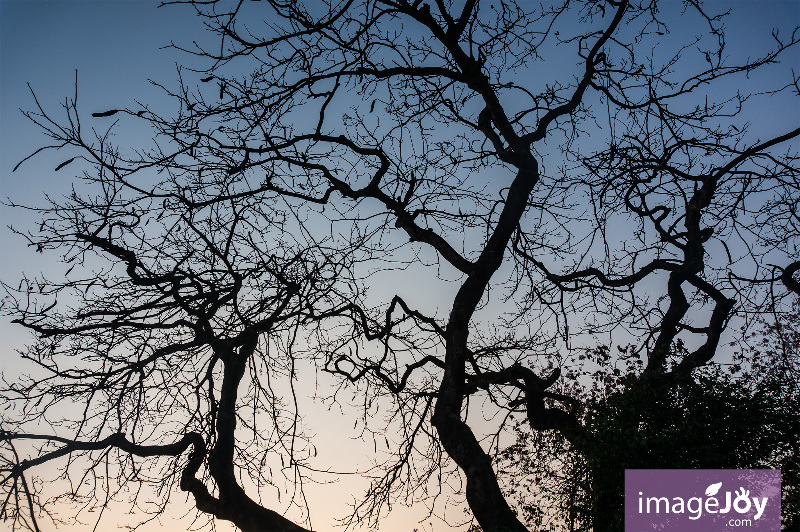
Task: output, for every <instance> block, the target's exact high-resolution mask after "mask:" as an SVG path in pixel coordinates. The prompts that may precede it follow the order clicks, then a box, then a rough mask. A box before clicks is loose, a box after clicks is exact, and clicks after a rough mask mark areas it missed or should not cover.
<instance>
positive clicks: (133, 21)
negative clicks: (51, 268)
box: [0, 0, 800, 532]
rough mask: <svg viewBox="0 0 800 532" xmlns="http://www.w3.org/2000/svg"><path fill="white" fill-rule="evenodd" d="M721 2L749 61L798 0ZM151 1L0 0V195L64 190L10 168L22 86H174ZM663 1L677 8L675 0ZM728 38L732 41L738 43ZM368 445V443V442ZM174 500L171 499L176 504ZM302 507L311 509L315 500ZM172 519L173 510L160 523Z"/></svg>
mask: <svg viewBox="0 0 800 532" xmlns="http://www.w3.org/2000/svg"><path fill="white" fill-rule="evenodd" d="M730 4H731V5H732V6H733V7H734V9H735V10H736V11H735V16H734V18H732V19H731V21H730V23H729V24H728V31H729V33H730V37H729V47H730V52H731V53H732V54H733V53H742V54H744V55H749V53H750V52H751V51H753V53H754V54H757V51H758V50H759V49H763V45H765V42H766V41H764V40H763V39H764V38H765V37H766V38H768V37H769V32H770V30H771V29H772V28H773V27H775V26H776V25H781V26H784V27H786V26H789V25H791V24H796V23H798V22H800V1H798V0H734V1H733V2H730ZM157 5H158V2H154V1H150V0H0V196H2V198H5V197H11V198H13V199H14V200H15V201H17V202H22V203H33V202H36V201H37V200H38V198H41V196H42V194H43V193H45V192H46V193H48V194H59V193H63V192H65V191H67V190H68V189H69V185H70V177H71V174H70V173H69V172H60V173H58V174H55V173H54V172H52V170H53V168H55V166H56V165H57V164H58V163H60V162H62V160H63V157H60V156H59V155H58V154H57V153H53V154H46V155H44V156H42V157H40V158H37V159H35V160H33V161H31V162H30V163H28V164H25V165H23V166H22V167H21V168H20V169H19V170H18V171H17V172H15V173H12V172H11V170H12V168H13V167H14V166H15V165H16V164H17V163H18V162H19V161H20V160H21V159H22V158H24V157H25V156H27V155H28V154H29V153H31V152H32V151H34V150H35V149H36V148H38V147H39V146H41V145H42V143H43V142H44V140H43V138H42V137H41V135H40V133H39V132H38V131H37V129H36V128H35V126H33V125H32V124H30V123H29V122H28V121H27V120H25V119H24V118H23V117H22V116H21V114H20V112H19V109H20V108H23V109H31V108H32V106H33V103H34V102H33V99H32V97H31V94H30V91H29V89H28V85H27V84H28V83H29V84H30V86H31V87H32V88H33V89H34V90H35V91H36V94H37V96H38V97H39V99H40V101H41V103H42V104H43V105H45V106H46V107H47V108H48V109H51V110H55V109H58V106H59V105H60V104H61V102H63V101H64V98H66V97H68V96H72V92H73V88H74V87H73V84H74V81H75V72H76V71H77V73H78V75H77V80H78V97H79V100H80V102H81V109H82V110H83V113H85V114H86V115H87V116H88V114H89V113H91V112H97V111H104V110H107V109H111V108H117V107H123V106H134V105H135V104H134V100H140V101H145V102H148V103H152V102H157V101H158V99H159V97H160V89H158V88H156V87H154V86H153V85H152V84H151V83H150V82H149V81H148V78H151V79H154V80H157V81H159V82H164V83H165V84H167V85H170V84H172V83H173V82H174V80H175V79H176V65H177V64H186V58H185V56H183V55H182V54H180V53H178V52H176V51H174V50H169V49H162V48H163V47H165V46H167V45H168V44H169V42H170V40H174V41H176V42H182V43H186V42H190V41H191V40H192V39H196V38H202V37H203V34H202V29H201V28H200V27H199V23H198V21H197V20H196V19H195V18H194V17H192V16H191V14H190V13H188V12H187V10H186V9H185V8H176V7H169V6H168V7H165V8H160V9H156V6H157ZM663 5H664V6H667V7H669V6H674V7H675V9H678V8H679V3H678V2H677V0H673V1H671V2H670V1H667V2H664V3H663ZM707 5H709V6H717V5H720V2H718V1H711V2H707ZM673 31H675V30H673ZM735 35H740V37H739V38H738V39H737V38H736V37H734V36H735ZM198 36H199V37H198ZM212 38H213V37H212ZM792 57H793V58H794V60H792V62H793V63H794V64H795V65H796V68H797V69H800V55H798V53H797V52H795V54H794V55H793V56H792ZM799 117H800V109H799V108H798V107H797V105H796V103H794V104H793V106H792V107H790V108H788V109H787V108H786V107H785V106H783V104H782V103H780V102H778V101H777V100H776V105H770V104H769V102H766V104H765V106H764V107H763V108H762V113H761V122H760V123H759V124H757V127H762V126H763V127H764V130H765V131H768V130H769V131H772V130H775V128H779V130H781V131H785V130H787V129H789V126H790V125H791V124H797V123H798V120H800V118H799ZM140 140H142V139H136V138H132V139H131V142H132V143H134V144H135V143H137V142H139V141H140ZM144 140H145V141H146V139H144ZM31 220H33V217H31V216H30V215H28V214H27V213H25V212H21V211H18V210H13V209H9V208H7V207H3V206H0V245H2V255H0V257H2V259H0V278H2V279H3V280H5V281H9V282H12V283H13V282H14V281H15V280H17V279H19V277H20V275H21V272H22V271H26V272H30V273H36V272H38V271H40V270H45V271H46V270H47V265H46V264H44V265H43V264H41V262H40V261H41V257H42V256H41V255H37V254H36V253H35V252H34V250H32V249H28V248H26V247H25V245H24V242H22V241H21V240H20V239H19V238H16V237H14V236H13V235H12V234H11V232H10V231H9V230H8V229H6V226H8V225H10V224H13V225H15V226H20V225H22V226H24V225H25V223H33V222H32V221H31ZM0 335H2V336H1V337H2V344H0V366H8V365H10V364H11V363H12V362H11V361H12V360H13V359H14V354H13V349H14V347H18V346H20V345H21V344H22V343H23V342H24V341H25V338H26V336H25V333H24V331H21V330H19V328H18V327H14V326H11V325H10V324H8V322H7V320H6V319H5V318H1V317H0ZM328 421H329V422H330V421H331V420H328ZM347 445H348V444H347V440H346V439H340V441H339V442H338V444H337V448H339V449H344V448H345V447H347ZM319 446H320V447H322V446H323V444H322V443H321V444H320V445H319ZM338 446H341V447H338ZM369 447H370V448H371V447H372V444H371V442H370V445H369ZM358 490H359V488H357V487H355V485H350V484H348V483H347V482H344V483H343V484H340V485H339V486H338V487H334V488H332V489H329V490H328V491H327V492H324V493H327V495H325V494H323V491H320V495H319V497H320V498H321V499H323V500H325V501H326V503H318V507H320V508H323V509H322V511H321V512H320V513H321V517H320V519H319V520H318V521H317V523H318V524H317V528H319V529H320V530H327V529H329V527H330V524H331V523H332V516H333V515H338V516H342V515H343V514H344V508H343V507H342V505H343V504H344V502H346V501H347V500H349V497H350V496H358V494H359V491H358ZM331 494H335V496H334V495H331ZM336 497H338V499H337V498H336ZM179 499H180V496H179V497H177V498H176V500H179ZM310 503H311V505H312V508H313V507H314V506H315V501H314V500H311V501H310ZM184 510H185V508H184ZM419 510H420V509H419V508H417V509H416V511H414V512H412V513H406V512H405V511H401V512H400V513H398V514H395V515H394V517H393V518H392V519H391V520H389V521H387V522H386V524H385V525H384V526H383V527H382V528H381V530H384V531H388V532H411V529H412V528H414V527H419V528H420V529H421V530H426V531H430V530H431V528H430V527H428V526H425V527H422V526H420V525H417V523H416V520H417V519H419V518H422V517H423V516H424V513H425V512H424V509H422V512H420V511H419ZM179 514H180V510H178V511H177V512H175V513H174V515H172V516H170V517H168V518H169V519H171V518H172V517H174V516H176V515H179ZM412 515H413V516H417V517H416V518H415V517H412ZM112 522H113V519H112ZM165 522H166V521H165ZM163 526H164V525H163V523H162V524H159V523H155V524H153V525H152V526H148V527H147V528H145V529H144V531H145V532H147V531H151V530H157V529H163ZM167 527H168V528H169V526H168V525H167ZM222 529H223V530H224V528H222ZM445 529H446V527H443V526H442V525H441V524H439V525H438V526H435V527H434V530H437V531H438V530H445Z"/></svg>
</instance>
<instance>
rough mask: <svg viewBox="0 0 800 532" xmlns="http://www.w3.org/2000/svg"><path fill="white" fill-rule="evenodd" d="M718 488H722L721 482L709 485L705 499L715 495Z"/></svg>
mask: <svg viewBox="0 0 800 532" xmlns="http://www.w3.org/2000/svg"><path fill="white" fill-rule="evenodd" d="M720 487H722V482H717V483H716V484H711V485H710V486H709V487H707V488H706V497H711V496H714V495H716V494H717V492H718V491H719V488H720Z"/></svg>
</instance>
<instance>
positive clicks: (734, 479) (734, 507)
mask: <svg viewBox="0 0 800 532" xmlns="http://www.w3.org/2000/svg"><path fill="white" fill-rule="evenodd" d="M780 529H781V472H780V470H771V469H626V470H625V532H648V531H651V530H658V531H664V532H667V531H676V532H717V531H722V532H737V531H742V532H745V531H748V532H751V531H752V532H780Z"/></svg>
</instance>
